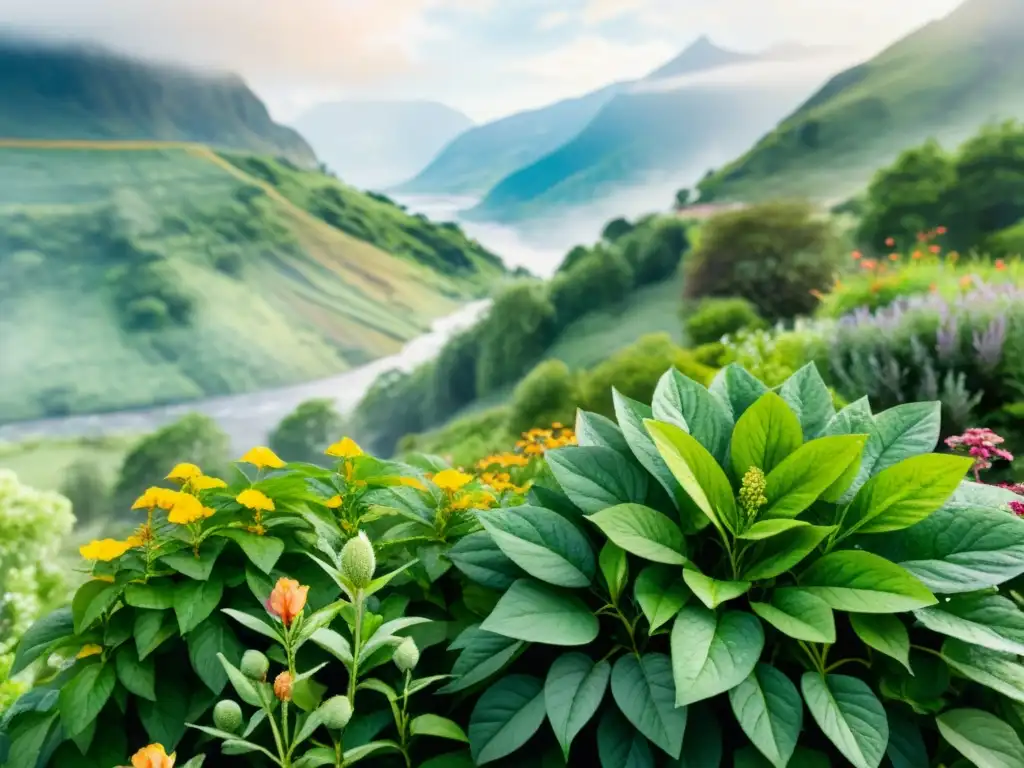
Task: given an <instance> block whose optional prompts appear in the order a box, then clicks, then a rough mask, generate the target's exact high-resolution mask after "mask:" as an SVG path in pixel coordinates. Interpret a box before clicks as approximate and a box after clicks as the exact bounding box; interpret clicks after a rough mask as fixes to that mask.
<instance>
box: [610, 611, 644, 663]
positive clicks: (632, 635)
mask: <svg viewBox="0 0 1024 768" xmlns="http://www.w3.org/2000/svg"><path fill="white" fill-rule="evenodd" d="M615 612H616V613H617V614H618V615H619V618H620V619H621V620H622V623H623V625H624V626H625V627H626V634H628V635H629V644H630V645H632V646H633V653H634V654H636V656H637V658H640V650H639V649H638V648H637V645H636V633H635V632H634V631H633V625H632V624H630V622H629V620H628V619H627V618H626V616H625V614H623V613H622V611H621V610H619V607H618V606H615Z"/></svg>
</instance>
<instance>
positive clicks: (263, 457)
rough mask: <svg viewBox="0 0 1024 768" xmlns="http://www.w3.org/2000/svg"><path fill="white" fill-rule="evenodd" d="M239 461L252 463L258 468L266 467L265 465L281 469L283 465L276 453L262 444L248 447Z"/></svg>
mask: <svg viewBox="0 0 1024 768" xmlns="http://www.w3.org/2000/svg"><path fill="white" fill-rule="evenodd" d="M239 461H244V462H246V463H247V464H252V465H253V466H254V467H256V468H258V469H266V468H267V467H270V468H271V469H281V467H283V466H284V462H283V461H281V459H280V458H279V457H278V455H277V454H276V453H274V452H273V451H272V450H270V449H269V448H267V447H266V446H263V445H258V446H256V447H255V448H252V449H250V450H249V451H248V452H247V453H246V454H245V456H243V457H242V458H241V459H239Z"/></svg>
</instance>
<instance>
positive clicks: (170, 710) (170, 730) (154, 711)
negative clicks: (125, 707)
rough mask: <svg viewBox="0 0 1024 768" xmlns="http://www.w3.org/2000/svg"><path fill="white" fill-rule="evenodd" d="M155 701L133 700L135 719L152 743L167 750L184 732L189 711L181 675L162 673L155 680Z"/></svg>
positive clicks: (184, 680) (171, 748) (186, 689)
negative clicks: (137, 715) (136, 711)
mask: <svg viewBox="0 0 1024 768" xmlns="http://www.w3.org/2000/svg"><path fill="white" fill-rule="evenodd" d="M156 699H157V700H156V701H155V702H154V701H147V700H146V699H140V700H139V701H138V702H137V708H138V714H139V720H141V721H142V725H143V727H144V728H145V729H146V734H147V735H148V737H149V741H150V743H152V744H162V745H163V746H164V748H165V749H166V750H167V751H168V752H170V751H171V750H173V749H174V748H175V747H176V746H177V745H178V742H179V741H181V737H182V736H184V735H185V730H186V725H185V723H186V721H187V720H188V714H189V687H188V681H187V679H183V676H181V675H162V676H158V677H157V680H156Z"/></svg>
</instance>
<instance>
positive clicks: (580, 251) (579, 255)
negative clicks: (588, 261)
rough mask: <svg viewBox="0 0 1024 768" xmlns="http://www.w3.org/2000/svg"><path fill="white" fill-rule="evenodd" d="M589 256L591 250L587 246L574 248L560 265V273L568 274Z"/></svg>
mask: <svg viewBox="0 0 1024 768" xmlns="http://www.w3.org/2000/svg"><path fill="white" fill-rule="evenodd" d="M589 254H590V249H589V248H587V247H586V246H585V245H577V246H574V247H573V248H572V250H570V251H569V252H568V253H567V254H565V258H564V259H562V263H561V264H559V265H558V271H559V272H568V271H569V270H570V269H572V268H573V267H574V266H576V265H577V264H578V263H579V262H581V261H582V260H583V259H585V258H586V257H587V256H588V255H589Z"/></svg>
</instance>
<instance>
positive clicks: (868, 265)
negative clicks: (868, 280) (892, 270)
mask: <svg viewBox="0 0 1024 768" xmlns="http://www.w3.org/2000/svg"><path fill="white" fill-rule="evenodd" d="M860 265H861V266H862V267H863V268H864V269H874V268H875V267H877V266H878V262H877V261H875V260H874V259H864V261H862V262H861V263H860Z"/></svg>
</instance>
